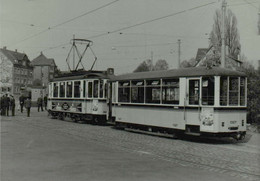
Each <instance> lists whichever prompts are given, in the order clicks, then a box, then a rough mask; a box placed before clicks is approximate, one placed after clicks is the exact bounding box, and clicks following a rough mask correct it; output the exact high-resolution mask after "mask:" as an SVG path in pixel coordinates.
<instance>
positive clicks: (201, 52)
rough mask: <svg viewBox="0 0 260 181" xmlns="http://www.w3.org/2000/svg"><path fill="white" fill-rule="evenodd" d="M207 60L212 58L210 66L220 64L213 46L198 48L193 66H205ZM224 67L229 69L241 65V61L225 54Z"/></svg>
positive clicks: (219, 58) (218, 55) (218, 56)
mask: <svg viewBox="0 0 260 181" xmlns="http://www.w3.org/2000/svg"><path fill="white" fill-rule="evenodd" d="M208 60H212V62H211V66H219V65H220V64H221V57H220V54H219V53H218V52H217V51H216V50H215V49H214V47H213V46H211V47H209V48H207V49H206V48H199V49H198V51H197V56H196V64H195V67H199V66H205V65H206V64H207V61H208ZM225 60H226V61H225V67H226V68H230V69H236V68H238V67H241V65H242V64H243V62H242V61H241V60H238V59H234V58H232V57H230V56H228V55H226V59H225Z"/></svg>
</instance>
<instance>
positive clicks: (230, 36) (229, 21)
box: [210, 9, 241, 59]
mask: <svg viewBox="0 0 260 181" xmlns="http://www.w3.org/2000/svg"><path fill="white" fill-rule="evenodd" d="M221 16H222V15H221V10H219V9H218V10H216V13H215V16H214V24H213V29H212V31H211V33H210V44H211V45H213V46H214V48H215V49H216V50H217V51H219V52H220V50H221V29H222V23H221ZM225 45H226V46H227V47H228V52H227V54H228V55H229V56H231V57H232V58H235V59H237V57H238V54H239V53H240V49H241V45H240V38H239V33H238V29H237V18H236V16H235V14H234V13H233V12H232V11H231V10H230V9H228V10H227V13H226V17H225Z"/></svg>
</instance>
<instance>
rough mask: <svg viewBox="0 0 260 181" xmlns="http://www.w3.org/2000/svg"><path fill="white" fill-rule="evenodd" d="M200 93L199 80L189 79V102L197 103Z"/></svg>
mask: <svg viewBox="0 0 260 181" xmlns="http://www.w3.org/2000/svg"><path fill="white" fill-rule="evenodd" d="M199 95H200V82H199V80H190V81H189V104H191V105H198V104H199Z"/></svg>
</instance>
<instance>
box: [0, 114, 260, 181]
mask: <svg viewBox="0 0 260 181" xmlns="http://www.w3.org/2000/svg"><path fill="white" fill-rule="evenodd" d="M259 141H260V136H259V135H258V134H252V133H250V134H248V136H247V138H246V140H245V141H242V142H236V141H234V140H232V139H205V138H197V137H183V138H181V139H172V138H169V137H165V136H152V135H148V134H144V133H136V132H133V131H132V130H127V131H121V130H115V129H113V128H111V127H110V126H94V125H89V124H78V123H73V122H70V121H60V120H56V119H51V118H49V117H47V113H46V112H40V113H38V112H36V109H33V110H32V115H31V117H29V118H27V117H26V116H25V113H23V114H21V113H18V115H17V116H15V117H1V181H8V180H10V181H18V180H19V181H38V180H39V181H49V180H50V181H73V180H76V181H81V180H82V181H83V180H113V181H114V180H115V181H116V180H129V181H130V180H131V181H132V180H152V181H154V180H183V181H186V180H213V181H214V180H216V181H217V180H229V181H230V180H231V181H232V180H234V181H235V180H236V181H240V180H260V146H259Z"/></svg>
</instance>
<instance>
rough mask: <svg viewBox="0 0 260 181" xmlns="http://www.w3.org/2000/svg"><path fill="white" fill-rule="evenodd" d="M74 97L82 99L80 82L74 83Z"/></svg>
mask: <svg viewBox="0 0 260 181" xmlns="http://www.w3.org/2000/svg"><path fill="white" fill-rule="evenodd" d="M74 97H80V81H75V82H74Z"/></svg>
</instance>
